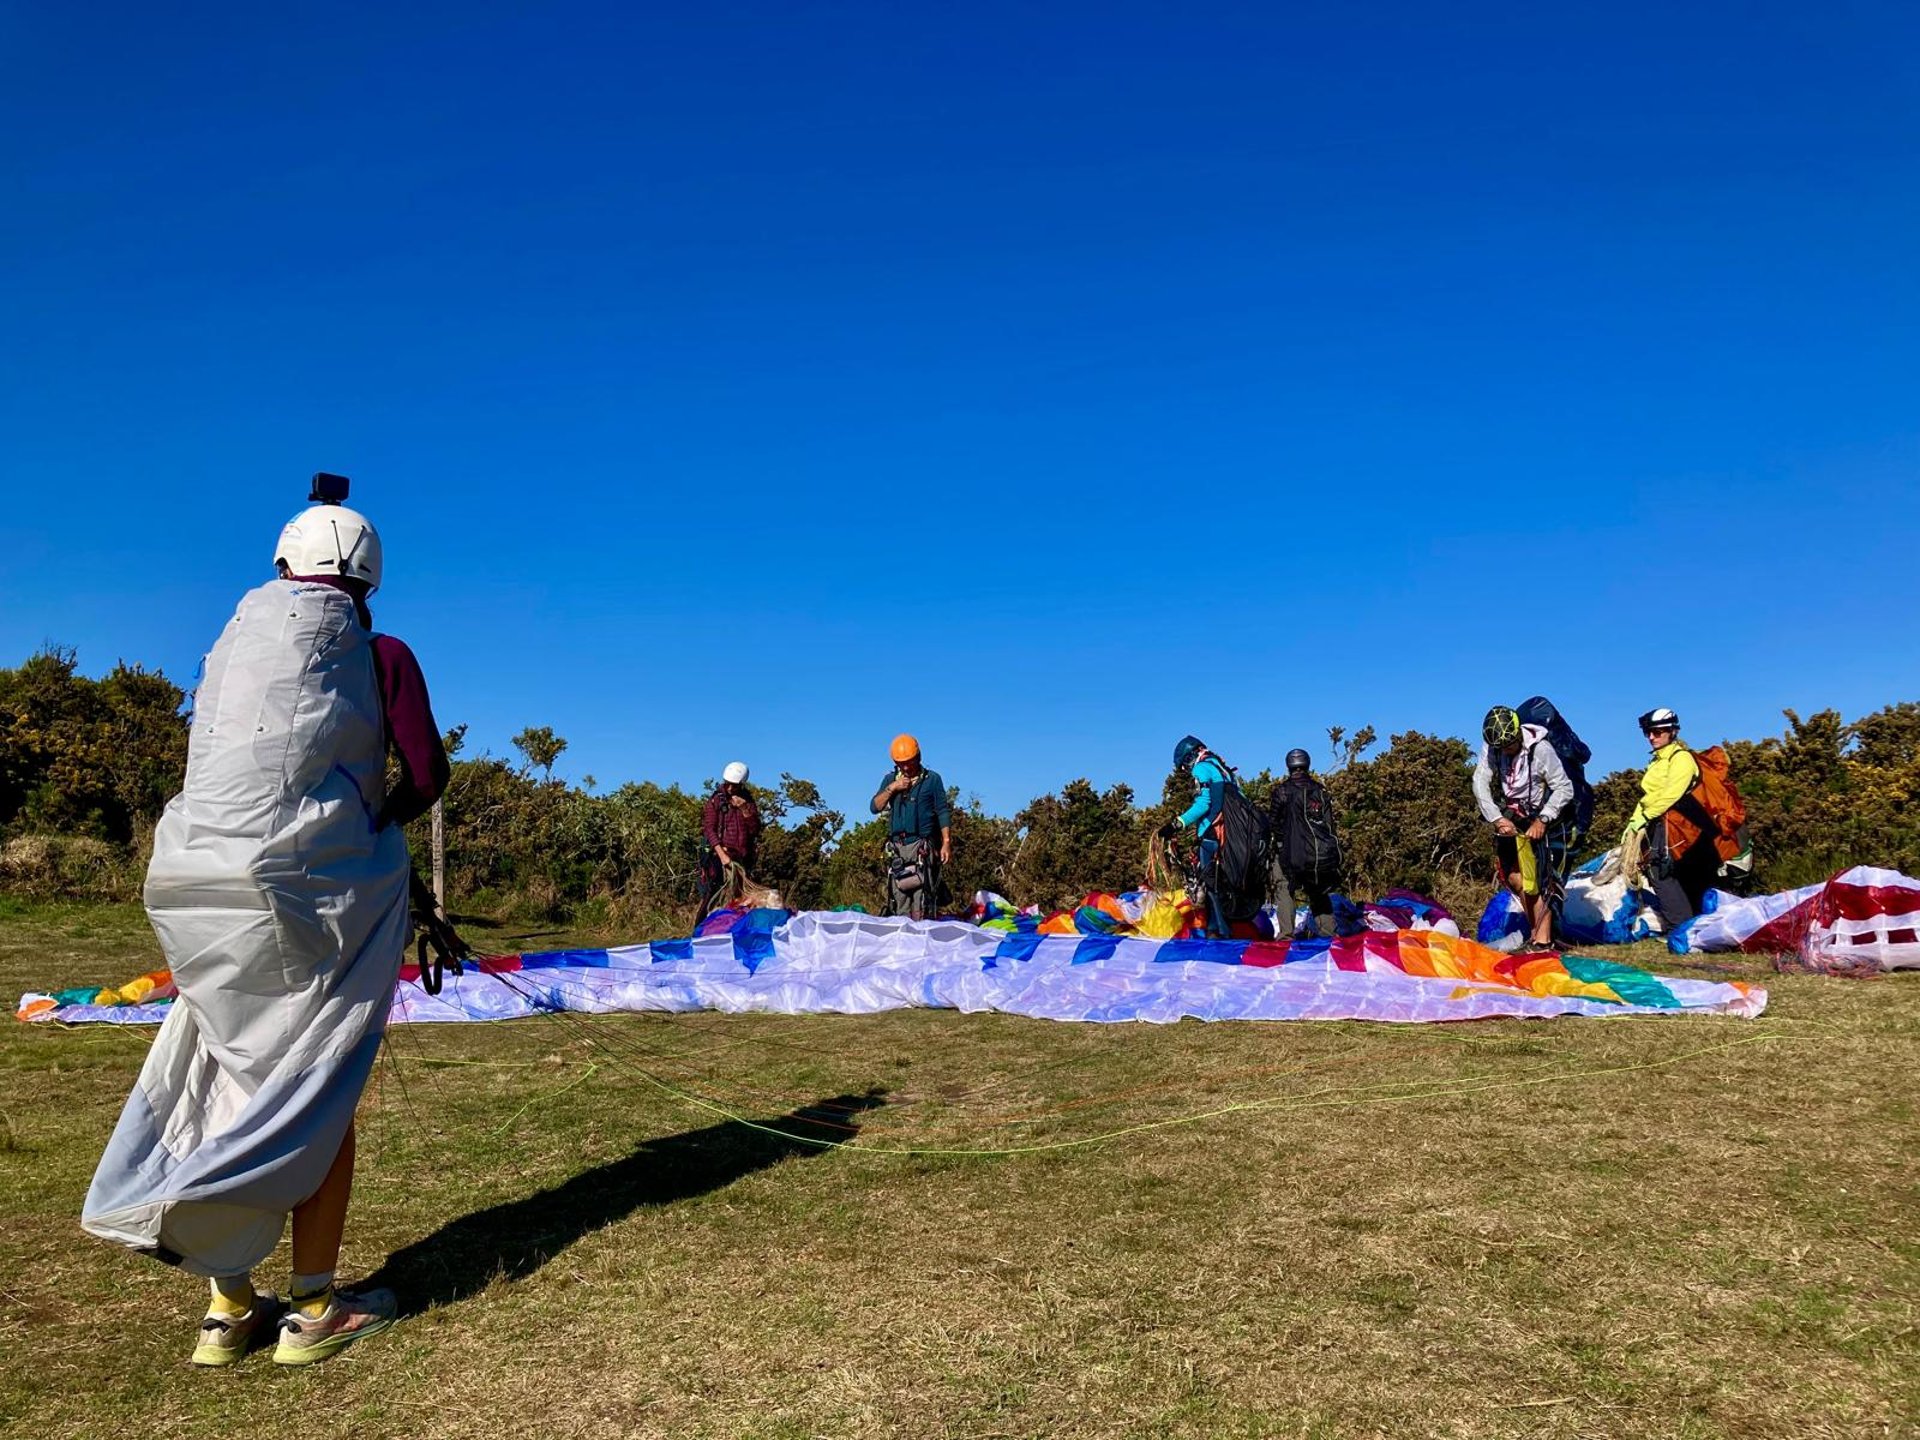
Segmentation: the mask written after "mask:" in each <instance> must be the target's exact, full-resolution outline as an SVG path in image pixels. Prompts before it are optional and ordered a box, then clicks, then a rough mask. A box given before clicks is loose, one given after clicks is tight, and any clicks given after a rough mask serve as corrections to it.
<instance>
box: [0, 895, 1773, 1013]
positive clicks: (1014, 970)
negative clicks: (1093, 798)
mask: <svg viewBox="0 0 1920 1440" xmlns="http://www.w3.org/2000/svg"><path fill="white" fill-rule="evenodd" d="M1174 909H1175V910H1176V911H1177V909H1178V907H1177V906H1175V907H1174ZM1087 911H1091V912H1092V914H1089V915H1088V917H1087V918H1086V919H1085V921H1084V922H1083V924H1081V925H1077V926H1073V927H1065V928H1061V927H1053V926H1051V925H1050V923H1049V922H1048V921H1032V920H1030V921H1029V923H1028V924H1026V925H1022V924H1020V923H1019V922H1018V921H1017V920H1016V919H1015V918H1014V917H1012V916H1008V915H1001V916H998V917H988V923H987V924H974V923H972V922H970V921H965V920H906V919H897V918H889V917H882V916H875V915H866V914H862V913H860V912H858V911H801V912H792V911H785V910H751V911H731V912H722V913H720V914H718V915H715V916H712V917H710V918H709V920H708V921H707V922H706V923H705V924H704V925H703V926H702V927H701V928H702V933H701V934H700V935H697V936H691V937H687V938H684V939H677V940H657V941H654V942H652V943H650V944H644V945H628V946H620V947H616V948H612V949H596V950H561V951H549V952H546V953H542V954H527V955H507V956H498V957H492V958H489V959H487V960H485V961H482V962H481V963H480V964H479V965H478V966H474V967H471V968H470V969H469V970H468V973H466V974H465V975H462V976H457V977H456V976H449V977H448V978H447V980H446V984H445V988H444V989H443V990H442V991H441V992H440V993H439V994H438V995H429V994H428V993H427V991H426V990H425V989H424V988H423V987H422V986H421V985H420V983H419V976H418V972H417V971H416V970H415V969H414V968H413V967H411V966H409V967H407V968H406V969H405V970H403V971H402V973H401V979H400V982H399V984H398V985H397V986H396V988H395V993H394V1006H393V1019H394V1020H396V1021H400V1022H448V1021H466V1020H501V1019H511V1018H514V1017H517V1016H523V1015H533V1014H538V1013H541V1012H543V1011H552V1010H569V1011H583V1012H591V1013H607V1012H616V1011H691V1010H719V1011H734V1012H743V1011H774V1012H779V1013H784V1014H806V1013H837V1014H871V1013H875V1012H879V1011H884V1010H895V1009H903V1008H909V1007H927V1008H945V1009H955V1010H964V1011H1000V1012H1004V1013H1007V1014H1014V1015H1028V1016H1034V1017H1038V1018H1043V1019H1051V1020H1079V1021H1095V1022H1115V1021H1122V1020H1143V1021H1153V1022H1168V1021H1174V1020H1180V1019H1199V1020H1381V1021H1392V1022H1401V1023H1423V1022H1431V1021H1437V1020H1477V1019H1488V1018H1493V1017H1497V1016H1539V1017H1545V1016H1554V1015H1620V1014H1672V1013H1675V1012H1681V1011H1690V1012H1695V1013H1702V1012H1704V1013H1718V1014H1727V1015H1738V1016H1747V1017H1751V1016H1755V1015H1758V1014H1759V1013H1760V1012H1761V1011H1762V1010H1763V1009H1765V1007H1766V1003H1767V994H1766V991H1765V990H1764V989H1761V988H1760V987H1758V986H1753V985H1745V984H1740V983H1737V982H1725V983H1715V982H1708V981H1701V980H1684V979H1670V978H1666V977H1662V976H1658V975H1652V974H1649V973H1647V972H1646V971H1644V970H1639V969H1636V968H1635V967H1633V966H1630V965H1623V964H1619V963H1616V962H1613V961H1608V960H1598V959H1591V958H1587V957H1584V956H1577V955H1562V954H1559V953H1556V952H1535V953H1520V954H1503V953H1502V952H1500V951H1498V950H1494V949H1491V948H1489V947H1488V946H1485V945H1480V944H1477V943H1475V942H1474V941H1471V940H1465V939H1462V938H1460V937H1459V936H1457V935H1451V934H1448V933H1445V932H1444V931H1440V930H1412V929H1409V930H1387V931H1379V930H1369V931H1366V932H1363V933H1361V934H1357V935H1348V936H1342V937H1340V938H1338V939H1334V940H1207V939H1190V938H1181V939H1172V938H1157V937H1154V936H1151V935H1141V934H1138V933H1124V932H1125V930H1126V929H1127V928H1128V927H1127V926H1118V925H1115V924H1113V921H1114V918H1115V917H1114V915H1113V914H1112V912H1111V911H1109V910H1107V909H1105V908H1103V907H1102V906H1101V905H1099V904H1098V903H1097V901H1096V902H1095V903H1093V904H1091V905H1083V906H1081V907H1078V909H1077V910H1076V911H1073V912H1062V913H1063V914H1073V915H1076V916H1078V915H1079V914H1080V913H1081V912H1087ZM1147 913H1151V909H1149V912H1147ZM1096 917H1097V918H1096ZM996 920H997V921H998V922H1000V923H995V922H996ZM1156 923H1157V922H1156ZM142 986H146V987H148V988H145V989H142V988H141V987H142ZM166 997H167V976H166V972H164V971H161V972H156V973H155V974H153V975H147V976H143V977H141V979H140V980H139V981H136V982H133V984H131V985H129V986H123V987H120V988H119V989H117V990H111V991H98V990H93V989H85V990H78V991H62V992H58V993H53V994H44V995H42V994H32V995H28V996H27V997H25V999H24V1000H23V1001H22V1002H21V1006H20V1009H19V1018H21V1019H23V1020H51V1021H64V1022H67V1023H83V1022H92V1021H112V1022H118V1023H123V1024H126V1023H132V1024H146V1023H152V1022H154V1021H157V1020H159V1019H161V1018H162V1017H163V1016H164V1015H165V1014H166V1011H167V1004H168V1001H167V998H166Z"/></svg>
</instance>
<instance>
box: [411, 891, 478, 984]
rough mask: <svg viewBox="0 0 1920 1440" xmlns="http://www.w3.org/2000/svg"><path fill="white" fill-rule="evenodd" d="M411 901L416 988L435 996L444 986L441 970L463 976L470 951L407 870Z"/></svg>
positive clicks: (430, 896)
mask: <svg viewBox="0 0 1920 1440" xmlns="http://www.w3.org/2000/svg"><path fill="white" fill-rule="evenodd" d="M407 873H408V879H409V880H411V881H412V882H413V883H412V887H411V893H412V899H413V923H414V927H415V928H416V929H417V930H418V931H419V932H420V935H419V939H418V940H417V941H416V943H415V946H414V957H415V959H416V960H417V961H418V962H419V965H420V988H421V989H423V990H425V991H426V992H427V994H429V995H438V994H439V993H440V987H441V986H442V985H443V984H445V983H446V982H445V970H446V967H447V966H449V965H450V966H452V967H453V973H454V974H455V975H464V974H466V973H467V967H466V965H465V963H464V962H465V961H468V960H471V959H473V958H474V956H473V947H472V946H471V945H469V944H467V942H466V941H465V940H462V939H461V938H460V936H459V934H458V932H456V931H455V930H454V928H453V926H451V925H449V924H448V923H447V922H446V921H445V920H443V919H441V918H440V911H439V909H438V907H437V906H436V905H435V904H434V899H433V892H432V891H431V890H429V889H428V888H427V882H426V881H424V880H422V879H421V878H420V872H419V871H418V870H410V871H408V872H407Z"/></svg>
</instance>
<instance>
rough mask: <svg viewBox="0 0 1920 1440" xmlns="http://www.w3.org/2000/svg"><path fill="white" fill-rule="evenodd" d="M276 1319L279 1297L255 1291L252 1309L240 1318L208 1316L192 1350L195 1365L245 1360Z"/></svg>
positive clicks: (202, 1323) (269, 1331) (268, 1292)
mask: <svg viewBox="0 0 1920 1440" xmlns="http://www.w3.org/2000/svg"><path fill="white" fill-rule="evenodd" d="M279 1318H280V1297H279V1296H277V1295H275V1294H274V1293H273V1292H272V1291H271V1290H256V1291H255V1292H254V1295H253V1308H252V1309H251V1310H249V1311H247V1313H246V1314H244V1315H209V1316H207V1318H206V1319H204V1320H202V1321H201V1322H200V1343H199V1344H197V1345H195V1346H194V1347H193V1363H194V1364H195V1365H231V1364H233V1363H234V1362H235V1361H237V1360H244V1359H246V1358H247V1355H248V1353H249V1352H251V1351H252V1349H253V1348H254V1344H255V1342H256V1341H258V1340H260V1339H262V1338H263V1337H264V1336H266V1335H268V1334H270V1333H271V1332H272V1330H273V1326H274V1323H275V1322H276V1321H277V1320H279Z"/></svg>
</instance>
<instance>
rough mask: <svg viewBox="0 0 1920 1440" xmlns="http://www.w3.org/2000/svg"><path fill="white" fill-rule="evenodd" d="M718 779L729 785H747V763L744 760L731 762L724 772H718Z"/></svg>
mask: <svg viewBox="0 0 1920 1440" xmlns="http://www.w3.org/2000/svg"><path fill="white" fill-rule="evenodd" d="M720 778H721V779H723V780H725V781H726V782H727V783H728V784H729V785H744V784H746V783H747V762H746V761H744V760H735V761H732V762H731V763H729V764H728V766H727V768H726V769H725V770H722V771H721V772H720Z"/></svg>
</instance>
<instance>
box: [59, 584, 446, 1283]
mask: <svg viewBox="0 0 1920 1440" xmlns="http://www.w3.org/2000/svg"><path fill="white" fill-rule="evenodd" d="M385 761H386V739H385V731H384V727H383V723H382V719H381V705H380V694H379V687H378V681H377V678H376V675H375V670H374V662H373V650H372V643H371V636H370V635H369V634H368V632H367V631H366V630H365V629H364V628H363V627H362V626H361V625H360V622H359V620H358V619H357V618H356V616H355V613H354V606H353V602H352V601H351V600H350V599H349V598H348V597H347V596H346V595H344V594H342V593H341V592H339V591H337V590H333V589H331V588H328V587H326V586H319V585H303V584H299V583H296V582H292V581H273V582H271V583H269V584H266V585H263V586H261V587H260V588H259V589H257V590H254V591H252V592H251V593H249V594H248V595H247V596H246V597H245V598H244V599H243V600H242V601H241V602H240V606H239V609H238V610H237V611H236V612H235V614H234V617H233V619H232V620H231V621H230V622H229V623H228V625H227V628H226V630H225V631H224V632H223V633H222V634H221V636H220V639H219V641H218V642H217V643H216V644H215V646H214V649H213V651H212V653H211V654H210V655H209V656H208V657H207V664H206V672H205V676H204V679H203V680H202V682H201V684H200V686H199V689H198V690H197V691H196V693H195V696H194V712H193V730H192V733H191V737H190V739H189V742H188V756H187V777H186V787H185V789H184V790H183V791H182V792H181V793H180V794H179V795H178V796H176V797H175V798H174V800H173V801H172V803H170V804H169V805H168V807H167V811H166V814H165V816H164V817H163V818H162V820H161V822H160V826H159V829H158V831H157V832H156V834H155V837H154V854H153V861H152V864H151V865H150V866H149V868H148V871H147V885H146V902H147V913H148V916H149V918H150V919H151V920H152V922H153V927H154V931H155V933H156V934H157V935H158V937H159V940H160V946H161V949H162V950H163V951H164V952H165V954H166V957H167V961H168V964H169V965H170V966H171V968H172V982H173V984H174V986H175V987H176V988H177V990H178V994H179V998H178V999H177V1000H175V1001H174V1002H173V1003H172V1004H171V1005H169V1006H164V1007H158V1008H159V1009H161V1010H162V1011H163V1012H164V1013H165V1023H164V1024H163V1025H162V1026H161V1028H160V1034H159V1036H158V1037H156V1039H155V1040H154V1044H153V1048H152V1049H151V1050H150V1051H149V1052H148V1054H147V1059H146V1063H145V1064H144V1065H143V1066H142V1067H141V1071H140V1078H139V1080H138V1081H137V1082H136V1083H135V1085H134V1088H133V1093H132V1094H131V1095H129V1096H128V1098H127V1103H126V1106H125V1108H124V1109H123V1110H122V1112H121V1115H120V1121H119V1124H118V1125H117V1126H116V1127H115V1129H114V1132H113V1137H112V1139H111V1140H109V1141H108V1144H107V1149H106V1153H105V1154H104V1155H103V1156H102V1157H101V1160H100V1164H99V1167H98V1169H97V1171H96V1172H95V1174H94V1177H93V1184H92V1187H91V1188H90V1189H89V1191H88V1193H87V1199H86V1205H85V1208H84V1211H83V1213H82V1217H81V1223H82V1224H83V1225H84V1226H85V1227H86V1228H87V1229H88V1230H89V1231H91V1232H92V1233H94V1234H96V1235H99V1236H102V1237H104V1238H106V1239H109V1240H114V1241H117V1242H119V1243H120V1244H123V1245H126V1246H129V1247H131V1248H133V1249H136V1250H139V1251H142V1252H144V1253H148V1254H152V1255H156V1256H158V1257H159V1258H161V1259H164V1260H169V1261H172V1262H175V1263H178V1264H180V1265H182V1266H184V1267H185V1268H186V1269H189V1270H192V1271H194V1272H195V1273H197V1274H203V1275H238V1274H242V1273H244V1272H245V1271H247V1270H250V1269H251V1268H252V1267H253V1266H255V1265H257V1264H258V1263H259V1262H260V1261H262V1260H264V1259H266V1257H267V1255H268V1254H269V1253H271V1251H272V1250H273V1247H274V1246H275V1245H276V1244H277V1243H278V1242H279V1239H280V1234H281V1231H282V1229H283V1228H284V1227H285V1224H286V1217H287V1213H288V1212H289V1211H290V1210H292V1209H293V1207H294V1206H295V1205H297V1204H299V1203H300V1202H301V1201H303V1200H305V1199H307V1198H308V1197H309V1196H311V1195H312V1194H313V1193H314V1192H315V1191H316V1190H317V1189H319V1187H320V1182H321V1181H322V1180H323V1179H324V1178H325V1176H326V1173H327V1170H328V1168H329V1167H330V1166H331V1165H332V1163H333V1160H334V1157H335V1155H336V1154H338V1152H339V1149H340V1144H341V1141H342V1139H343V1138H344V1137H345V1135H346V1131H347V1127H348V1126H349V1125H350V1124H351V1123H352V1120H353V1112H354V1108H355V1107H356V1106H357V1105H358V1103H359V1100H360V1092H361V1091H362V1089H363V1088H364V1087H365V1084H366V1080H367V1076H368V1074H369V1073H370V1072H371V1070H372V1068H373V1062H374V1058H375V1056H376V1055H377V1054H378V1051H379V1044H380V1036H381V1031H382V1028H383V1027H384V1025H385V1023H386V1019H387V1015H388V1011H389V1007H390V1005H391V1003H392V999H393V995H394V987H395V983H396V981H397V979H398V977H399V972H400V964H401V961H402V960H403V959H404V958H405V955H406V942H407V933H408V921H407V874H408V869H407V850H406V842H405V840H404V838H403V837H402V836H401V834H400V832H399V831H398V829H396V828H392V827H388V828H384V829H383V828H381V827H380V826H379V824H378V823H377V820H376V817H377V816H378V814H379V812H380V808H381V804H382V800H383V797H384V790H385V778H384V776H385V769H384V767H385ZM136 1008H141V1009H145V1008H148V1007H136ZM55 1015H56V1018H57V1015H58V1012H55Z"/></svg>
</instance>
